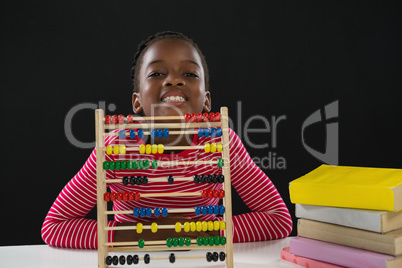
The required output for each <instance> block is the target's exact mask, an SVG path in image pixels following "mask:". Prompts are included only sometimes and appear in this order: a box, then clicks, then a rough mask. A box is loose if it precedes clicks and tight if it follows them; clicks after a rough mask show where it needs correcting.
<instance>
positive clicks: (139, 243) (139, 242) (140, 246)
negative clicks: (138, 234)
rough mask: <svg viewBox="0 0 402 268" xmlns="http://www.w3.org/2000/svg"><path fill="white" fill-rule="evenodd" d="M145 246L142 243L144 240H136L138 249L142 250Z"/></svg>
mask: <svg viewBox="0 0 402 268" xmlns="http://www.w3.org/2000/svg"><path fill="white" fill-rule="evenodd" d="M144 246H145V241H144V239H142V238H141V239H139V240H138V247H139V248H143V247H144ZM144 258H145V256H144Z"/></svg>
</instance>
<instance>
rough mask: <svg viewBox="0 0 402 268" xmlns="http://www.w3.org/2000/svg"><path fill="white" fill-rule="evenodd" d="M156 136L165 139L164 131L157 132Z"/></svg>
mask: <svg viewBox="0 0 402 268" xmlns="http://www.w3.org/2000/svg"><path fill="white" fill-rule="evenodd" d="M156 135H157V136H158V138H163V130H162V129H158V130H157V131H156Z"/></svg>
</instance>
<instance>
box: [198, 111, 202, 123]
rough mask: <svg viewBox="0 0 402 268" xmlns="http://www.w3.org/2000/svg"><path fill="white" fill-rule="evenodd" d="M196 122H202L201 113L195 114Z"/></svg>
mask: <svg viewBox="0 0 402 268" xmlns="http://www.w3.org/2000/svg"><path fill="white" fill-rule="evenodd" d="M197 122H202V113H197Z"/></svg>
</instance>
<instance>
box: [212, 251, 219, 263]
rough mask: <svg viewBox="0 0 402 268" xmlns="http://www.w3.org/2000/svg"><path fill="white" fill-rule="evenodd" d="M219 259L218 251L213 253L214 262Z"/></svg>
mask: <svg viewBox="0 0 402 268" xmlns="http://www.w3.org/2000/svg"><path fill="white" fill-rule="evenodd" d="M218 259H219V256H218V252H214V253H212V260H213V261H214V262H217V261H218Z"/></svg>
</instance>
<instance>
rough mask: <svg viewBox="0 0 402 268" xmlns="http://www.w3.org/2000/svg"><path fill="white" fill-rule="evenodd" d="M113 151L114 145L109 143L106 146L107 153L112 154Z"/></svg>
mask: <svg viewBox="0 0 402 268" xmlns="http://www.w3.org/2000/svg"><path fill="white" fill-rule="evenodd" d="M112 152H113V148H112V145H108V146H106V153H107V154H108V155H111V154H112Z"/></svg>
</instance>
